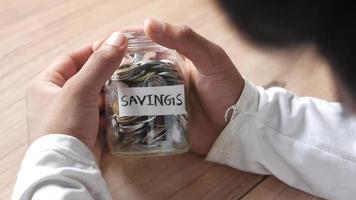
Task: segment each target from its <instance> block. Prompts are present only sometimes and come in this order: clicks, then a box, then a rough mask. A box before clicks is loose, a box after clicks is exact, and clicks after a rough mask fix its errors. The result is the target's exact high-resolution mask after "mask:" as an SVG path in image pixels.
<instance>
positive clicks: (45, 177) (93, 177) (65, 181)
mask: <svg viewBox="0 0 356 200" xmlns="http://www.w3.org/2000/svg"><path fill="white" fill-rule="evenodd" d="M12 199H14V200H17V199H21V200H22V199H24V200H25V199H26V200H27V199H33V200H42V199H46V200H47V199H54V200H56V199H58V200H59V199H105V200H106V199H112V198H111V194H110V192H109V190H108V188H107V185H106V183H105V180H104V179H103V177H102V175H101V172H100V169H99V168H98V166H97V164H96V162H95V158H94V156H93V154H92V153H91V151H90V150H89V149H88V148H87V147H86V146H85V144H83V143H82V142H81V141H79V140H78V139H77V138H75V137H71V136H68V135H60V134H52V135H46V136H43V137H41V138H39V139H38V140H36V141H35V142H34V143H33V144H32V145H31V146H30V148H29V149H28V150H27V152H26V155H25V157H24V159H23V161H22V164H21V169H20V171H19V173H18V175H17V181H16V184H15V189H14V192H13V195H12Z"/></svg>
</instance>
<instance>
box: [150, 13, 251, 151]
mask: <svg viewBox="0 0 356 200" xmlns="http://www.w3.org/2000/svg"><path fill="white" fill-rule="evenodd" d="M144 31H145V33H146V34H147V35H148V36H149V37H150V38H151V39H152V40H153V41H154V42H156V43H158V44H161V45H162V46H165V47H167V48H170V49H175V50H177V52H178V53H180V54H182V55H184V56H185V57H187V58H188V59H189V60H191V61H192V63H193V65H192V66H190V67H189V68H188V70H189V71H190V73H189V74H190V80H191V88H190V106H191V109H190V126H189V132H190V140H191V145H192V146H191V150H192V151H193V152H195V153H198V154H200V155H206V154H207V153H208V152H209V150H210V148H211V146H212V145H213V143H214V141H215V140H216V138H217V137H218V136H219V133H220V132H221V131H222V130H223V128H224V127H225V126H226V124H227V123H226V122H225V118H224V116H225V112H226V110H227V109H228V108H229V107H230V106H231V105H233V104H235V103H236V102H237V100H238V99H239V97H240V95H241V93H242V90H243V86H244V80H243V78H242V76H241V75H240V74H239V72H238V71H237V69H236V68H235V66H234V64H233V63H232V61H231V60H230V59H229V57H228V56H227V54H226V53H225V51H224V50H223V49H222V48H221V47H219V46H218V45H216V44H214V43H212V42H210V41H208V40H207V39H205V38H203V37H202V36H200V35H198V34H197V33H195V32H194V31H193V30H192V29H191V28H189V27H187V26H184V25H183V26H176V25H171V24H168V23H164V22H160V21H157V20H146V22H145V26H144Z"/></svg>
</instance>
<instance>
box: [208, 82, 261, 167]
mask: <svg viewBox="0 0 356 200" xmlns="http://www.w3.org/2000/svg"><path fill="white" fill-rule="evenodd" d="M258 97H259V91H258V88H257V87H256V86H254V85H253V84H252V83H250V82H248V81H247V80H245V85H244V88H243V91H242V93H241V96H240V98H239V100H238V102H237V103H236V104H235V105H232V106H231V107H230V108H229V109H228V110H227V111H226V112H230V111H231V110H232V111H233V112H232V115H231V117H230V122H229V123H228V124H227V126H226V127H225V128H224V130H223V131H222V132H221V133H220V135H219V137H218V138H217V139H216V141H215V143H214V144H213V146H212V148H211V149H210V151H209V153H208V155H207V157H206V160H207V161H211V162H216V163H219V164H225V165H228V164H229V163H228V162H229V160H230V155H231V153H232V152H233V151H234V149H235V148H236V147H235V145H234V144H235V142H234V140H235V138H236V137H237V134H238V132H239V131H238V129H239V127H240V124H242V123H243V122H244V121H245V118H244V116H245V115H244V114H243V113H248V112H256V111H257V105H258ZM226 116H227V113H226Z"/></svg>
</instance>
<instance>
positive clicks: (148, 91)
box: [118, 85, 187, 117]
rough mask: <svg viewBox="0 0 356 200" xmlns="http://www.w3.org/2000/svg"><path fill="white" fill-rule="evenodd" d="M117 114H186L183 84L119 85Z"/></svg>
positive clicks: (122, 115) (121, 115)
mask: <svg viewBox="0 0 356 200" xmlns="http://www.w3.org/2000/svg"><path fill="white" fill-rule="evenodd" d="M118 98H119V116H120V117H126V116H144V115H179V114H186V113H187V111H186V109H185V95H184V85H172V86H159V87H132V88H130V87H119V88H118Z"/></svg>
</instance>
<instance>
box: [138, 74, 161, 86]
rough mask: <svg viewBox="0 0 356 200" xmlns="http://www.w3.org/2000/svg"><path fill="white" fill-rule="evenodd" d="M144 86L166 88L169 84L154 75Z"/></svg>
mask: <svg viewBox="0 0 356 200" xmlns="http://www.w3.org/2000/svg"><path fill="white" fill-rule="evenodd" d="M143 85H145V86H147V87H155V86H165V85H167V82H166V81H165V80H164V78H162V77H161V76H159V75H152V76H149V77H147V78H146V79H145V81H144V84H143Z"/></svg>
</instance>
